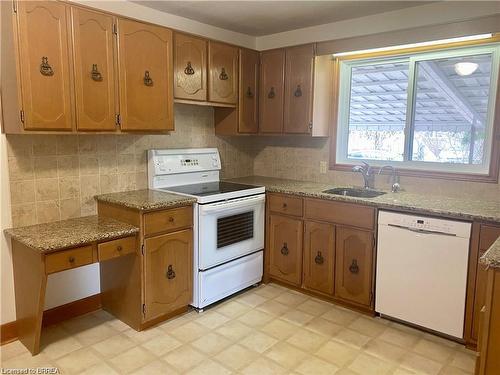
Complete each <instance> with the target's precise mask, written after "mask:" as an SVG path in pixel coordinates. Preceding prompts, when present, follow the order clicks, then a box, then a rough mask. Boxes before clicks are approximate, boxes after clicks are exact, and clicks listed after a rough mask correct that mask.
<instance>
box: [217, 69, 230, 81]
mask: <svg viewBox="0 0 500 375" xmlns="http://www.w3.org/2000/svg"><path fill="white" fill-rule="evenodd" d="M219 79H220V80H221V81H227V80H228V79H229V76H228V75H227V73H226V68H224V67H222V68H221V70H220V74H219Z"/></svg>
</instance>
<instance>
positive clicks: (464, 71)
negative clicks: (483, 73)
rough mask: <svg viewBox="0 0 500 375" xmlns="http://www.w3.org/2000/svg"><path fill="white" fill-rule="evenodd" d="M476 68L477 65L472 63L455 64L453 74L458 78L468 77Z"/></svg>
mask: <svg viewBox="0 0 500 375" xmlns="http://www.w3.org/2000/svg"><path fill="white" fill-rule="evenodd" d="M477 68H479V64H476V63H473V62H457V63H456V64H455V72H456V73H457V74H458V75H459V76H470V75H471V74H472V73H474V72H475V71H476V70H477Z"/></svg>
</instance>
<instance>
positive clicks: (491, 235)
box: [471, 225, 500, 341]
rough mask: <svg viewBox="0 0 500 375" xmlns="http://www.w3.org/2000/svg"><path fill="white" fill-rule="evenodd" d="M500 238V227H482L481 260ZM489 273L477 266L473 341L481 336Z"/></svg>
mask: <svg viewBox="0 0 500 375" xmlns="http://www.w3.org/2000/svg"><path fill="white" fill-rule="evenodd" d="M498 237H500V227H493V226H490V225H481V229H480V232H479V256H478V257H479V258H481V257H482V256H483V255H484V253H485V252H486V251H487V250H488V249H489V247H490V246H491V245H493V243H494V242H495V240H496V239H497V238H498ZM487 275H488V271H487V269H486V267H485V266H484V265H482V264H480V263H478V266H477V274H476V288H475V293H474V310H473V320H472V335H471V337H472V339H474V340H475V341H477V339H478V335H479V320H480V316H481V314H480V311H481V309H482V308H483V306H484V304H485V301H486V282H487V277H488V276H487Z"/></svg>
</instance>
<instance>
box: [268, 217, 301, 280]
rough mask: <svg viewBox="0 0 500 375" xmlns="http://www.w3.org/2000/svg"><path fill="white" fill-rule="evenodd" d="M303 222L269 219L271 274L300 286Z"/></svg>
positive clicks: (279, 218) (278, 218)
mask: <svg viewBox="0 0 500 375" xmlns="http://www.w3.org/2000/svg"><path fill="white" fill-rule="evenodd" d="M302 230H303V229H302V220H297V219H292V218H288V217H285V216H278V215H271V216H270V218H269V274H270V275H271V276H272V277H275V278H277V279H280V280H283V281H286V282H288V283H291V284H294V285H297V286H300V284H301V281H302Z"/></svg>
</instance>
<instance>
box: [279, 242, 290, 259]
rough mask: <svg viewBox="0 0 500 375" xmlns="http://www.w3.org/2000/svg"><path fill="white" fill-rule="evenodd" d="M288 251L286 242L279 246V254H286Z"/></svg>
mask: <svg viewBox="0 0 500 375" xmlns="http://www.w3.org/2000/svg"><path fill="white" fill-rule="evenodd" d="M289 253H290V251H289V250H288V244H287V243H286V242H285V243H284V244H283V247H282V248H281V254H282V255H285V256H287V255H288V254H289Z"/></svg>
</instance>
